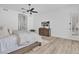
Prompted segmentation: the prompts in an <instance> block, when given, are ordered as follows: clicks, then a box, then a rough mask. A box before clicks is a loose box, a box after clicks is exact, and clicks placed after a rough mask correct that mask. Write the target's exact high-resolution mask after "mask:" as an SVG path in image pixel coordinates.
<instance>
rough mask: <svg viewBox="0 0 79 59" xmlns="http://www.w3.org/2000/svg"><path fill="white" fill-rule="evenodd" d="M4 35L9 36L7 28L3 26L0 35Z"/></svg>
mask: <svg viewBox="0 0 79 59" xmlns="http://www.w3.org/2000/svg"><path fill="white" fill-rule="evenodd" d="M5 36H9V32H8V29H7V28H5V27H4V28H3V29H2V30H0V37H5Z"/></svg>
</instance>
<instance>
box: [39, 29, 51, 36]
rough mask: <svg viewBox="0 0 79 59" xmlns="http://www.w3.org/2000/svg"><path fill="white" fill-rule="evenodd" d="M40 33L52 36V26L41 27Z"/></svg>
mask: <svg viewBox="0 0 79 59" xmlns="http://www.w3.org/2000/svg"><path fill="white" fill-rule="evenodd" d="M39 35H41V36H51V32H50V28H39Z"/></svg>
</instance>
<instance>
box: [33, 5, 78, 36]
mask: <svg viewBox="0 0 79 59" xmlns="http://www.w3.org/2000/svg"><path fill="white" fill-rule="evenodd" d="M74 13H79V8H78V6H77V7H75V6H74V7H73V6H70V7H66V8H65V7H63V8H60V9H59V10H56V11H49V12H47V13H45V14H40V15H41V16H40V15H39V14H37V15H35V16H34V22H35V23H34V27H35V29H37V30H38V28H39V27H40V26H41V25H40V24H41V22H42V21H45V20H49V21H50V23H51V24H50V25H51V26H50V27H51V34H52V36H53V35H55V36H69V35H70V34H71V33H70V30H69V28H70V25H69V22H70V16H71V14H74Z"/></svg>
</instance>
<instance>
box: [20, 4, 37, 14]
mask: <svg viewBox="0 0 79 59" xmlns="http://www.w3.org/2000/svg"><path fill="white" fill-rule="evenodd" d="M28 6H29V9H28V10H26V9H25V8H21V9H22V10H24V11H23V13H26V12H29V13H30V14H33V13H38V12H37V11H35V8H31V4H28Z"/></svg>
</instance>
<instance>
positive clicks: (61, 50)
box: [29, 37, 79, 54]
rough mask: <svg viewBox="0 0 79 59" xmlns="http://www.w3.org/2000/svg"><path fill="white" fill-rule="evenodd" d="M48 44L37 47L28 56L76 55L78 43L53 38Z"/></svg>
mask: <svg viewBox="0 0 79 59" xmlns="http://www.w3.org/2000/svg"><path fill="white" fill-rule="evenodd" d="M48 41H49V42H48V43H47V44H45V45H43V46H40V47H37V48H36V49H35V50H32V51H30V52H29V54H78V53H79V41H75V40H68V39H63V38H56V37H53V38H51V39H48Z"/></svg>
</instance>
